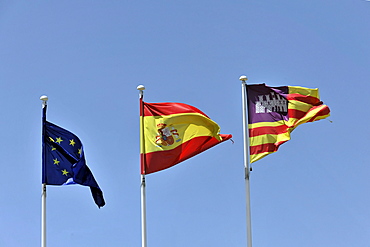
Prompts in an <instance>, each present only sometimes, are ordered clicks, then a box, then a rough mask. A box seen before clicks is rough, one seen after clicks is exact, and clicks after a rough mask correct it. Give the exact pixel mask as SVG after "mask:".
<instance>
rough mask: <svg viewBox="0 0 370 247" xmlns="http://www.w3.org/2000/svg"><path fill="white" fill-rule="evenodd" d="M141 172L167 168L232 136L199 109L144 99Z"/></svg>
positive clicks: (181, 104) (141, 114) (141, 129)
mask: <svg viewBox="0 0 370 247" xmlns="http://www.w3.org/2000/svg"><path fill="white" fill-rule="evenodd" d="M140 105H141V107H140V123H141V124H140V139H141V145H140V154H141V174H150V173H154V172H157V171H161V170H164V169H167V168H169V167H171V166H174V165H176V164H178V163H180V162H182V161H184V160H186V159H188V158H191V157H193V156H195V155H197V154H199V153H201V152H203V151H205V150H207V149H209V148H211V147H213V146H215V145H217V144H219V143H221V142H223V141H226V140H229V139H230V138H231V137H232V135H223V134H219V131H220V127H219V126H218V124H217V123H215V122H214V121H212V120H211V119H210V118H209V117H208V116H207V115H206V114H205V113H203V112H202V111H200V110H199V109H197V108H195V107H193V106H190V105H187V104H183V103H146V102H144V101H143V100H142V99H141V100H140Z"/></svg>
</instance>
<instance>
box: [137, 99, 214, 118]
mask: <svg viewBox="0 0 370 247" xmlns="http://www.w3.org/2000/svg"><path fill="white" fill-rule="evenodd" d="M143 103H144V116H162V115H172V114H181V113H200V114H202V115H204V116H206V117H207V118H209V117H208V116H207V115H206V114H205V113H204V112H202V111H201V110H199V109H198V108H196V107H194V106H191V105H187V104H183V103H145V102H143ZM141 114H142V113H141ZM141 116H142V115H141Z"/></svg>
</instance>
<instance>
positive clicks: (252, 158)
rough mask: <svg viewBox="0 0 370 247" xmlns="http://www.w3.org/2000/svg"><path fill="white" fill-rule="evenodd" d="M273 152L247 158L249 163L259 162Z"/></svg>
mask: <svg viewBox="0 0 370 247" xmlns="http://www.w3.org/2000/svg"><path fill="white" fill-rule="evenodd" d="M272 153H274V152H265V153H260V154H253V155H251V156H250V157H249V160H250V161H249V162H250V163H253V162H256V161H257V160H260V159H262V158H263V157H265V156H267V155H269V154H272Z"/></svg>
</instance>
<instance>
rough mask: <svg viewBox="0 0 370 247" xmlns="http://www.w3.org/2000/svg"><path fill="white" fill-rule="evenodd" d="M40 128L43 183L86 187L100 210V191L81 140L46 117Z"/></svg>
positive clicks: (102, 199)
mask: <svg viewBox="0 0 370 247" xmlns="http://www.w3.org/2000/svg"><path fill="white" fill-rule="evenodd" d="M45 115H46V107H45V108H44V116H45ZM43 125H44V126H43V159H42V162H43V165H42V183H45V184H46V185H69V184H80V185H85V186H89V187H90V190H91V194H92V196H93V198H94V201H95V203H96V204H97V205H98V207H99V208H100V207H103V206H104V205H105V201H104V198H103V192H102V191H101V189H100V188H99V185H98V183H97V182H96V181H95V178H94V176H93V174H92V172H91V171H90V169H89V167H88V166H87V165H86V161H85V155H84V151H83V147H82V143H81V141H80V139H79V138H78V137H77V136H76V135H74V134H73V133H72V132H69V131H68V130H65V129H63V128H61V127H59V126H57V125H55V124H53V123H50V122H48V121H46V118H45V117H44V118H43Z"/></svg>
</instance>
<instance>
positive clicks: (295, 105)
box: [288, 100, 313, 112]
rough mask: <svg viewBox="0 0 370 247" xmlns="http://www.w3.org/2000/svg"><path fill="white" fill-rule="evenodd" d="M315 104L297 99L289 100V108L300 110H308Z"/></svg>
mask: <svg viewBox="0 0 370 247" xmlns="http://www.w3.org/2000/svg"><path fill="white" fill-rule="evenodd" d="M312 106H313V105H311V104H307V103H304V102H301V101H297V100H289V104H288V109H293V110H299V111H304V112H307V111H308V110H310V109H311V108H312Z"/></svg>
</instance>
